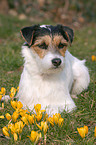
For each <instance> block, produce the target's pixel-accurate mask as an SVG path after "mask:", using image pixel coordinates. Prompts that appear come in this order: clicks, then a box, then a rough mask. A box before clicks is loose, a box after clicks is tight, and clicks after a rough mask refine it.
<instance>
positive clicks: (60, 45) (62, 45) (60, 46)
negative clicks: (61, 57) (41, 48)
mask: <svg viewBox="0 0 96 145" xmlns="http://www.w3.org/2000/svg"><path fill="white" fill-rule="evenodd" d="M64 46H67V45H66V44H63V43H61V42H60V43H59V45H58V48H59V49H62V48H63V47H64Z"/></svg>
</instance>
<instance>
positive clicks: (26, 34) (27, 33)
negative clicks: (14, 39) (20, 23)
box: [20, 25, 39, 46]
mask: <svg viewBox="0 0 96 145" xmlns="http://www.w3.org/2000/svg"><path fill="white" fill-rule="evenodd" d="M38 28H39V25H34V26H30V27H24V28H22V29H21V31H20V32H21V35H22V37H23V38H24V40H25V41H26V42H27V43H28V44H29V46H31V45H32V41H33V37H34V33H35V31H36V30H37V29H38Z"/></svg>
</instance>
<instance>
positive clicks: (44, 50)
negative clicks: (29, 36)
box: [31, 35, 51, 58]
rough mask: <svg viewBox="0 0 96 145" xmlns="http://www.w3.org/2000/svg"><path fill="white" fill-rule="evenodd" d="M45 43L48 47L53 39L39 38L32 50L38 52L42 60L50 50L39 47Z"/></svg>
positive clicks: (48, 37) (47, 36) (47, 37)
mask: <svg viewBox="0 0 96 145" xmlns="http://www.w3.org/2000/svg"><path fill="white" fill-rule="evenodd" d="M43 43H45V44H46V45H47V46H49V44H50V43H51V37H50V36H49V35H46V36H42V37H38V38H37V40H36V41H35V44H34V45H32V47H31V48H32V50H33V51H34V52H36V53H37V54H38V55H39V57H40V58H43V57H44V56H45V55H46V53H47V52H48V49H47V50H46V49H42V48H40V47H39V46H40V45H42V44H43Z"/></svg>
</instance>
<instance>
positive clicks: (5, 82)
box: [0, 15, 96, 145]
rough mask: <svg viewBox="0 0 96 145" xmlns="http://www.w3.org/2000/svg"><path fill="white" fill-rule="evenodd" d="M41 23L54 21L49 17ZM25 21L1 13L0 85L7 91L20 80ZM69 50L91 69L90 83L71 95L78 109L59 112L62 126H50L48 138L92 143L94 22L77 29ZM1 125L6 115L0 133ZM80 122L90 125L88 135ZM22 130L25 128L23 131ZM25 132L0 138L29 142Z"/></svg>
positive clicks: (51, 141)
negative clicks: (83, 133) (14, 137)
mask: <svg viewBox="0 0 96 145" xmlns="http://www.w3.org/2000/svg"><path fill="white" fill-rule="evenodd" d="M34 23H35V22H34ZM42 23H44V24H46V23H48V24H53V22H50V21H48V20H45V21H44V22H42ZM28 25H32V23H30V22H29V21H20V20H18V18H13V17H9V16H2V15H0V87H5V88H6V90H7V93H9V92H10V88H11V87H12V86H14V87H17V86H18V84H19V79H20V74H21V72H22V66H23V59H22V57H21V53H20V51H21V45H22V44H23V42H24V41H23V39H22V38H21V35H20V29H21V28H22V27H24V26H28ZM69 51H70V52H71V53H72V54H73V55H74V56H76V57H78V58H79V59H86V65H87V67H88V68H89V72H90V85H89V87H88V90H87V91H84V92H82V94H80V95H78V99H74V101H75V103H76V105H77V110H76V111H74V112H73V113H70V114H68V113H65V112H63V113H62V114H61V115H62V117H63V118H64V124H63V127H62V129H60V128H58V127H55V128H50V130H49V131H48V136H47V137H48V138H47V142H48V144H54V145H57V144H58V145H59V144H60V145H68V144H70V145H93V144H96V139H95V138H94V128H95V125H96V62H92V61H91V56H92V55H96V25H90V26H88V27H87V26H86V27H84V28H82V29H81V28H80V29H79V30H78V31H77V30H76V31H75V37H74V42H73V44H72V47H70V48H69ZM7 112H11V107H10V103H7V104H5V109H4V110H0V115H2V114H3V115H4V114H5V113H7ZM4 125H6V119H4V120H3V119H1V120H0V134H1V133H2V130H1V129H2V127H3V126H4ZM83 125H87V126H88V128H89V132H88V135H87V136H86V137H85V138H84V139H82V138H81V137H80V136H79V134H78V132H77V127H81V126H83ZM25 133H27V132H26V131H25ZM25 136H26V134H24V135H23V137H22V140H21V141H17V142H16V143H13V142H12V141H11V140H7V139H5V138H0V143H1V144H2V145H5V144H6V145H7V144H20V145H23V144H25V145H27V144H30V142H29V139H28V138H27V139H26V137H25Z"/></svg>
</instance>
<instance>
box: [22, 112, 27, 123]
mask: <svg viewBox="0 0 96 145" xmlns="http://www.w3.org/2000/svg"><path fill="white" fill-rule="evenodd" d="M27 117H28V116H27V115H26V114H25V116H22V117H21V120H22V121H23V122H24V123H25V124H26V125H28V120H27Z"/></svg>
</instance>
